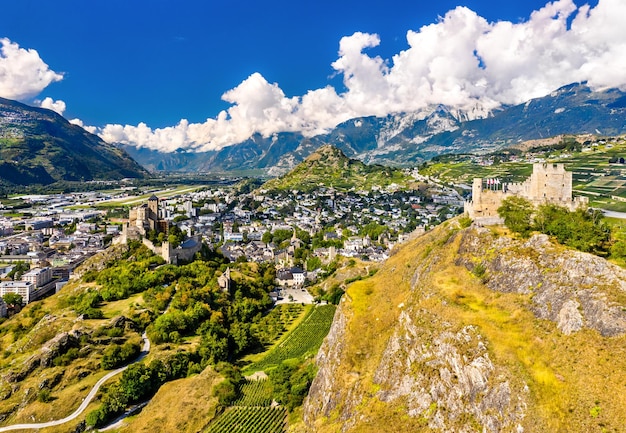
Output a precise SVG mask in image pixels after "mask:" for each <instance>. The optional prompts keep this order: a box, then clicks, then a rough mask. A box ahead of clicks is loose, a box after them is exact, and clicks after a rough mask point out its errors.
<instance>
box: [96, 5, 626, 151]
mask: <svg viewBox="0 0 626 433" xmlns="http://www.w3.org/2000/svg"><path fill="white" fill-rule="evenodd" d="M625 16H626V2H624V1H623V0H599V3H598V5H597V6H596V7H594V8H591V7H589V6H588V5H582V6H577V5H576V4H575V3H574V1H573V0H557V1H553V2H551V3H547V4H546V5H545V6H544V7H543V8H541V9H539V10H537V11H535V12H533V13H532V14H531V16H530V17H529V19H528V20H526V21H522V22H516V23H512V22H509V21H499V22H495V23H492V22H488V21H487V20H486V19H484V18H482V17H481V16H479V15H478V14H476V13H475V12H474V11H472V10H470V9H468V8H466V7H457V8H455V9H453V10H450V11H449V12H447V13H446V14H445V15H444V16H443V17H441V18H439V19H438V21H437V22H434V23H433V24H430V25H426V26H423V27H422V28H420V29H417V30H409V31H407V34H406V39H407V42H408V46H409V47H408V48H407V49H406V50H403V51H401V52H399V53H397V54H396V55H395V56H393V57H392V58H391V59H383V58H381V57H379V56H375V57H372V56H370V55H368V53H367V50H368V49H370V48H374V47H376V46H378V45H380V44H381V43H383V41H381V40H380V37H379V36H378V35H376V34H367V33H361V32H357V33H354V34H353V35H351V36H346V37H344V38H342V39H341V41H339V52H338V59H337V60H336V61H335V62H333V63H332V67H333V68H334V69H335V71H336V72H337V74H339V75H340V76H342V77H343V84H344V86H345V91H343V92H341V93H338V92H337V90H336V89H335V88H333V87H331V86H327V87H324V88H321V89H315V90H310V91H308V92H307V93H306V94H305V95H302V96H293V97H288V96H286V95H285V94H284V92H283V91H282V90H281V89H280V87H279V85H278V84H277V83H269V82H267V80H265V78H264V77H263V76H261V75H260V74H258V73H255V74H252V75H251V76H250V77H248V78H247V79H246V80H244V81H243V82H242V83H241V84H239V85H238V86H237V87H235V88H234V89H232V90H229V91H227V92H226V93H224V95H223V99H224V100H225V101H227V102H229V103H231V104H232V106H231V107H230V108H228V109H227V110H225V111H222V112H221V113H219V115H218V116H217V117H216V118H211V119H207V120H206V122H204V123H197V124H194V123H191V124H190V123H189V122H188V121H186V120H181V121H180V122H179V124H178V125H175V126H171V127H168V128H161V129H151V128H150V127H149V126H148V125H146V124H144V123H140V124H139V125H136V126H131V125H126V126H122V125H107V126H105V127H104V128H101V129H99V130H98V131H99V133H100V135H101V136H102V137H103V138H104V139H105V140H107V141H117V142H122V143H127V144H132V145H135V146H139V147H148V148H152V149H158V150H161V151H166V152H167V151H173V150H176V149H179V148H188V149H190V150H196V151H200V150H211V149H220V148H223V147H225V146H229V145H232V144H236V143H239V142H241V141H244V140H246V139H247V138H249V137H250V136H251V135H252V134H254V133H260V134H263V135H264V136H270V135H271V134H274V133H276V132H282V131H301V132H303V133H304V134H306V135H313V134H318V133H321V132H324V131H327V130H329V129H330V128H332V127H334V126H336V125H337V124H338V123H340V122H342V121H345V120H348V119H350V118H353V117H357V116H367V115H378V116H383V115H386V114H388V113H392V112H399V111H412V110H420V109H423V108H426V107H428V106H431V105H433V104H445V105H448V106H450V107H453V108H457V109H464V110H469V111H472V112H473V113H475V114H476V115H481V113H482V114H484V113H486V112H487V111H488V110H491V109H493V108H497V107H499V106H501V105H503V104H517V103H522V102H524V101H527V100H528V99H531V98H535V97H540V96H544V95H546V94H548V93H549V92H551V91H553V90H555V89H557V88H558V87H561V86H563V85H566V84H570V83H573V82H582V81H587V82H588V84H589V85H590V86H592V87H593V88H595V89H603V88H610V87H619V88H622V89H626V25H624V24H623V23H622V21H623V17H625ZM568 22H569V24H568Z"/></svg>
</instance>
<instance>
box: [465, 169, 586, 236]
mask: <svg viewBox="0 0 626 433" xmlns="http://www.w3.org/2000/svg"><path fill="white" fill-rule="evenodd" d="M512 196H519V197H523V198H525V199H526V200H528V201H530V202H531V203H532V204H533V205H535V206H538V205H541V204H544V203H550V204H556V205H559V206H563V207H565V208H567V209H569V210H575V209H577V208H580V207H585V206H587V204H588V199H587V197H574V198H572V173H571V172H569V171H565V167H564V165H563V164H548V163H539V164H533V173H532V174H531V175H530V177H529V178H528V179H526V181H524V182H522V183H499V182H495V183H494V182H490V181H486V180H485V179H481V178H475V179H474V182H473V184H472V199H471V200H470V201H466V202H465V212H466V213H467V214H468V215H469V217H470V218H472V219H473V220H474V221H476V222H479V223H481V224H502V222H503V220H502V218H500V216H499V215H498V208H499V207H500V206H501V205H502V200H504V199H505V198H508V197H512Z"/></svg>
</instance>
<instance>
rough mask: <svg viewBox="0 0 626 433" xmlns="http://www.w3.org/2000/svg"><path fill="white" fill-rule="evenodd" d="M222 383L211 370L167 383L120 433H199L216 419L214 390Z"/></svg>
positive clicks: (130, 419)
mask: <svg viewBox="0 0 626 433" xmlns="http://www.w3.org/2000/svg"><path fill="white" fill-rule="evenodd" d="M220 380H221V378H220V376H219V375H218V374H217V373H215V372H214V371H213V370H212V369H211V368H207V369H205V370H204V371H203V372H202V373H201V374H199V375H196V376H193V377H190V378H186V379H179V380H175V381H173V382H169V383H166V384H165V385H163V386H162V387H161V389H159V391H158V392H157V394H156V395H155V396H154V398H152V400H151V401H150V403H148V405H147V406H146V407H144V408H143V410H142V411H141V413H140V414H138V415H136V416H133V417H131V418H129V419H128V421H127V424H126V425H125V426H123V427H122V428H120V429H118V430H117V431H118V432H119V433H143V432H145V433H153V432H180V433H184V432H194V433H195V432H198V431H201V430H202V428H203V427H205V426H206V425H207V424H208V423H209V422H210V421H211V420H212V419H213V418H215V416H216V408H217V398H215V397H213V396H212V390H213V386H214V385H215V384H216V383H217V382H219V381H220Z"/></svg>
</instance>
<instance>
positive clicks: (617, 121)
mask: <svg viewBox="0 0 626 433" xmlns="http://www.w3.org/2000/svg"><path fill="white" fill-rule="evenodd" d="M481 113H482V112H481ZM483 114H484V113H483ZM477 117H478V116H476V113H473V112H472V113H467V112H463V111H459V110H453V109H451V108H449V107H446V106H443V105H438V106H431V107H428V108H427V109H424V110H421V111H417V112H409V113H396V114H390V115H388V116H385V117H375V116H370V117H361V118H356V119H351V120H348V121H346V122H343V123H341V124H339V125H337V127H335V128H334V129H333V130H332V131H330V132H329V133H327V134H322V135H317V136H314V137H305V136H303V135H301V134H299V133H293V132H288V133H287V132H285V133H277V134H274V135H272V136H269V137H263V136H261V135H260V134H256V135H254V136H252V137H251V138H250V139H248V140H246V141H244V142H242V143H239V144H235V145H232V146H228V147H225V148H223V149H221V150H217V151H211V152H201V153H192V152H188V151H185V150H183V149H179V150H178V151H175V152H172V153H161V152H158V151H154V150H149V149H145V148H136V147H133V146H127V145H126V146H123V148H124V149H125V150H126V151H127V152H128V153H129V154H130V155H131V156H132V157H133V158H135V160H137V161H138V162H139V163H140V164H142V165H143V166H144V167H146V168H148V169H149V170H151V171H159V170H165V171H230V170H241V169H262V170H266V171H267V172H268V174H270V175H279V174H282V173H284V172H287V171H288V170H290V169H292V168H293V167H295V166H296V165H297V164H298V163H299V162H301V161H303V160H304V159H305V158H306V157H307V156H308V155H310V154H311V153H312V152H313V151H314V150H315V149H317V148H318V147H320V146H322V145H324V144H332V145H333V146H336V147H337V148H339V149H341V150H342V151H343V152H344V153H345V154H346V155H347V156H348V157H350V158H356V159H359V160H361V161H363V162H366V163H380V164H386V165H394V166H407V165H414V164H416V163H419V162H421V161H423V160H426V159H429V158H432V157H433V156H436V155H439V154H443V153H466V152H489V151H493V150H497V149H500V148H503V147H507V146H510V145H513V144H517V143H520V142H523V141H526V140H535V139H541V138H547V137H552V136H556V135H560V134H587V133H589V134H595V135H619V134H623V133H626V93H625V92H623V91H621V90H619V89H607V90H601V91H593V90H591V89H590V88H589V87H588V86H587V85H586V84H585V83H575V84H571V85H568V86H565V87H562V88H560V89H558V90H556V91H554V92H552V93H551V94H550V95H547V96H544V97H541V98H536V99H532V100H530V101H527V102H525V103H523V104H519V105H514V106H508V107H503V108H502V109H500V110H497V111H493V112H489V113H487V114H486V117H484V118H477Z"/></svg>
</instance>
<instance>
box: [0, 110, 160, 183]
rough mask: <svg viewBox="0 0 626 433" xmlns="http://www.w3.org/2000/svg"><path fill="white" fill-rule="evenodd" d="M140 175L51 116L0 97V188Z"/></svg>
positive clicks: (120, 154) (118, 152) (122, 155)
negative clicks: (6, 185) (3, 185)
mask: <svg viewBox="0 0 626 433" xmlns="http://www.w3.org/2000/svg"><path fill="white" fill-rule="evenodd" d="M146 176H148V172H147V171H146V170H145V169H144V168H143V167H141V166H140V165H139V164H138V163H137V162H135V161H134V160H133V159H132V158H131V157H130V156H129V155H128V154H127V153H126V152H125V151H124V150H123V149H121V148H119V147H118V146H115V145H112V144H108V143H106V142H104V141H103V140H102V139H100V137H98V136H97V135H94V134H90V133H89V132H87V131H85V130H84V129H83V128H81V127H79V126H76V125H73V124H71V123H70V122H68V121H67V120H66V119H64V118H63V117H62V116H60V115H58V114H57V113H55V112H54V111H51V110H47V109H45V108H36V107H31V106H28V105H25V104H22V103H19V102H16V101H11V100H9V99H4V98H0V183H4V184H8V185H30V184H42V185H47V184H51V183H54V182H57V181H90V180H114V179H122V178H125V177H134V178H143V177H146Z"/></svg>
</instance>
